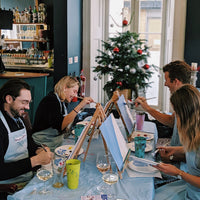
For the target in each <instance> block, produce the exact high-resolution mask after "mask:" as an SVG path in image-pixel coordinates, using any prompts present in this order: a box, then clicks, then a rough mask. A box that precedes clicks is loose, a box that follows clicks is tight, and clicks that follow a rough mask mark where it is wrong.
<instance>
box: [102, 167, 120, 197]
mask: <svg viewBox="0 0 200 200" xmlns="http://www.w3.org/2000/svg"><path fill="white" fill-rule="evenodd" d="M102 179H103V181H104V182H105V183H106V184H108V185H110V187H108V188H106V191H107V192H106V194H107V196H108V199H110V200H112V199H113V200H114V199H116V198H115V195H114V194H112V192H111V186H112V185H113V184H115V183H117V181H118V179H119V178H118V173H117V172H114V171H108V172H106V173H104V174H103V176H102Z"/></svg>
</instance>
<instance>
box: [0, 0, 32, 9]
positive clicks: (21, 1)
mask: <svg viewBox="0 0 200 200" xmlns="http://www.w3.org/2000/svg"><path fill="white" fill-rule="evenodd" d="M30 5H31V7H32V8H33V6H34V0H1V8H2V9H3V8H5V9H6V10H8V9H11V10H12V8H13V7H18V9H19V10H20V11H21V10H24V8H29V6H30Z"/></svg>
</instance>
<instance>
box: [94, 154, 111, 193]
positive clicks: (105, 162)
mask: <svg viewBox="0 0 200 200" xmlns="http://www.w3.org/2000/svg"><path fill="white" fill-rule="evenodd" d="M96 167H97V169H98V170H99V171H100V172H101V173H102V174H104V173H105V172H106V171H108V170H109V169H110V161H109V156H108V154H105V153H102V152H99V153H98V154H97V158H96ZM104 189H105V188H104V186H97V190H98V191H103V190H104Z"/></svg>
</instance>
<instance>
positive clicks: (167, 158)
mask: <svg viewBox="0 0 200 200" xmlns="http://www.w3.org/2000/svg"><path fill="white" fill-rule="evenodd" d="M158 149H159V154H160V156H161V159H162V161H164V162H172V161H176V162H180V161H183V162H185V161H186V160H185V151H184V148H183V146H169V147H158Z"/></svg>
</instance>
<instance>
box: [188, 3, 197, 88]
mask: <svg viewBox="0 0 200 200" xmlns="http://www.w3.org/2000/svg"><path fill="white" fill-rule="evenodd" d="M199 8H200V1H199V0H189V1H187V15H186V31H185V53H184V58H185V61H186V62H187V63H188V64H189V65H190V64H191V63H192V62H196V63H198V66H200V20H199ZM197 77H198V80H197V83H196V86H197V87H200V73H199V72H198V74H197Z"/></svg>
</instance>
